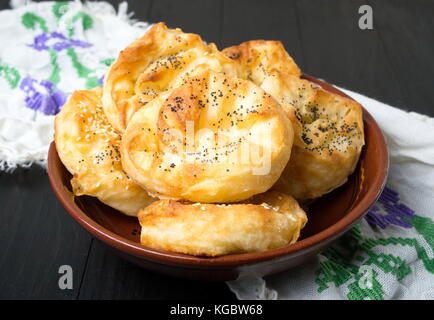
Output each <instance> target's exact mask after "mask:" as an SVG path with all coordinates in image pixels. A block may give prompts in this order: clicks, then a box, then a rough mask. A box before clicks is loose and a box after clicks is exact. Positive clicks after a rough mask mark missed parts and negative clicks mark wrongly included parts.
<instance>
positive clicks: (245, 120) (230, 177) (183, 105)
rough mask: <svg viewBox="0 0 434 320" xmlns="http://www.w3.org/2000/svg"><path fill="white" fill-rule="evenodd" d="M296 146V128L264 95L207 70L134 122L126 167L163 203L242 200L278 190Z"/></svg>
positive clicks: (124, 149) (124, 150)
mask: <svg viewBox="0 0 434 320" xmlns="http://www.w3.org/2000/svg"><path fill="white" fill-rule="evenodd" d="M292 140H293V130H292V125H291V123H290V121H289V120H288V118H287V116H286V115H285V113H284V111H283V110H282V109H281V107H280V106H279V105H278V104H277V103H276V102H275V101H274V99H272V98H271V97H270V96H269V95H268V94H266V93H265V92H264V91H263V90H261V89H260V88H259V87H257V86H256V85H254V84H253V83H252V82H250V81H244V80H240V79H235V78H230V77H228V76H226V75H225V74H223V73H217V72H214V71H211V70H203V71H202V72H201V73H199V74H197V75H196V76H195V77H191V78H189V79H187V80H186V81H185V83H184V84H183V85H182V86H181V87H179V88H177V89H175V90H173V91H172V92H170V93H167V94H164V95H160V96H159V97H157V98H156V99H154V100H152V101H151V102H149V103H148V104H147V105H146V106H145V107H143V108H142V109H140V110H139V111H138V112H137V113H136V114H135V115H134V116H133V118H132V119H131V121H130V123H129V124H128V127H127V130H126V131H125V134H124V135H123V138H122V143H121V155H122V165H123V167H124V169H125V171H126V172H127V173H128V175H129V176H130V177H131V178H132V179H133V180H134V181H136V182H137V183H139V184H140V185H141V186H142V187H144V188H145V189H146V190H148V192H149V193H150V194H152V195H154V196H158V197H160V198H171V199H175V200H178V199H182V200H190V201H194V202H213V203H214V202H216V203H221V202H233V201H240V200H244V199H247V198H249V197H251V196H253V195H254V194H258V193H262V192H265V191H266V190H268V189H269V188H270V187H271V186H272V185H273V184H274V183H275V181H276V180H277V179H278V177H279V176H280V174H281V173H282V170H283V168H284V167H285V166H286V164H287V162H288V159H289V156H290V152H291V146H292Z"/></svg>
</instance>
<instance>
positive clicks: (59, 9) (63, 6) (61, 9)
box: [52, 1, 69, 20]
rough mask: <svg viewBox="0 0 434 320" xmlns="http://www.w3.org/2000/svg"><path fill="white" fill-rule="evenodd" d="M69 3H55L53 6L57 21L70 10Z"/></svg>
mask: <svg viewBox="0 0 434 320" xmlns="http://www.w3.org/2000/svg"><path fill="white" fill-rule="evenodd" d="M68 8H69V3H68V2H66V1H60V2H55V3H54V4H53V8H52V11H53V14H54V16H55V17H56V20H59V19H60V18H61V17H62V16H63V15H64V14H65V13H66V11H67V10H68Z"/></svg>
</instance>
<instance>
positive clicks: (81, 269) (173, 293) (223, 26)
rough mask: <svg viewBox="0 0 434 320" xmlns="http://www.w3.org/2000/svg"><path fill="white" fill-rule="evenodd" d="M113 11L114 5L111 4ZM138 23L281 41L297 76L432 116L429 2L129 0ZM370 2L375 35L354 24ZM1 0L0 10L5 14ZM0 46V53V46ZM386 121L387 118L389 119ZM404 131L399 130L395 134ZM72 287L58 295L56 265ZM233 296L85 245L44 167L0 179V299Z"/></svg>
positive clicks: (433, 21)
mask: <svg viewBox="0 0 434 320" xmlns="http://www.w3.org/2000/svg"><path fill="white" fill-rule="evenodd" d="M109 2H111V3H114V4H115V6H116V7H117V3H118V1H109ZM128 2H129V4H130V6H129V10H130V11H134V12H135V15H134V17H135V18H136V19H138V20H145V21H150V22H158V21H165V22H166V23H167V24H168V25H169V26H170V27H181V28H182V29H183V30H184V31H187V32H194V33H199V34H200V35H201V36H202V37H203V39H204V40H206V41H208V42H215V43H216V44H217V45H218V47H219V48H224V47H226V46H230V45H235V44H238V43H240V42H242V41H246V40H252V39H260V38H263V39H273V40H281V41H283V42H284V44H285V47H286V49H287V50H288V51H289V53H290V55H291V56H292V57H293V58H294V59H295V60H296V62H297V63H298V65H299V66H300V67H301V69H302V70H303V71H304V73H307V74H310V75H313V76H316V77H320V78H323V79H325V80H327V81H328V82H331V83H333V84H336V85H339V86H342V87H345V88H349V89H352V90H354V91H358V92H361V93H364V94H366V95H368V96H371V97H374V98H377V99H379V100H381V101H383V102H386V103H389V104H392V105H394V106H396V107H399V108H402V109H406V110H411V111H417V112H420V113H425V114H428V115H431V116H434V95H433V94H432V92H433V91H434V85H433V81H432V78H433V76H434V2H433V1H428V0H425V1H424V0H412V1H410V0H408V1H403V0H389V1H373V0H369V1H367V0H360V1H359V0H327V1H325V0H315V1H308V0H286V1H283V0H281V1H279V0H267V1H255V0H233V1H229V0H208V1H207V0H181V1H169V0H145V1H144V0H130V1H128ZM363 4H369V5H371V6H372V8H373V13H374V29H373V30H360V29H359V28H358V20H359V17H360V14H358V8H359V7H360V6H361V5H363ZM8 7H9V6H8V1H4V0H0V8H1V9H6V8H8ZM0 50H1V49H0ZM391 121H393V119H391ZM403 129H405V128H403ZM64 264H67V265H71V266H72V268H73V270H74V289H73V290H63V291H62V290H60V289H59V288H58V285H57V282H58V278H59V274H58V268H59V266H60V265H64ZM1 298H2V299H11V298H27V299H35V298H36V299H42V298H56V299H204V298H207V299H217V298H219V299H222V298H225V299H235V296H234V295H233V294H232V293H231V292H230V291H229V289H228V288H227V286H226V284H225V283H206V282H195V281H187V280H179V279H174V278H170V277H167V276H162V275H158V274H154V273H151V272H148V271H146V270H142V269H140V268H138V267H136V266H134V265H132V264H130V263H128V262H126V261H124V260H122V259H120V258H118V257H117V256H116V255H115V254H113V253H112V252H111V251H110V250H109V249H108V248H107V247H106V246H105V245H103V244H102V243H100V242H99V241H97V240H95V239H92V238H91V237H90V236H89V234H87V232H85V231H84V229H82V228H81V227H79V226H78V225H77V224H76V223H75V222H74V221H73V220H72V218H70V217H69V216H68V214H67V213H66V212H65V210H64V209H63V208H62V207H61V206H60V204H59V203H58V201H57V200H56V199H55V197H54V195H53V193H52V191H51V189H50V186H49V183H48V179H47V175H46V173H45V170H43V169H41V168H37V167H33V168H31V169H19V170H16V171H15V172H14V173H13V174H6V173H0V299H1Z"/></svg>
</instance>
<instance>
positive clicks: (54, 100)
mask: <svg viewBox="0 0 434 320" xmlns="http://www.w3.org/2000/svg"><path fill="white" fill-rule="evenodd" d="M20 89H21V90H22V91H24V93H25V94H26V98H25V102H26V106H27V107H28V108H30V109H32V110H36V111H40V112H42V113H44V114H46V115H55V114H57V113H58V112H59V111H60V108H61V107H62V105H63V104H64V103H65V102H66V95H65V94H64V93H63V92H62V91H60V90H56V89H55V86H54V84H53V83H52V82H50V81H46V80H42V81H36V80H34V79H31V78H29V77H26V78H24V79H23V81H21V84H20Z"/></svg>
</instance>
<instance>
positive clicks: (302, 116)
mask: <svg viewBox="0 0 434 320" xmlns="http://www.w3.org/2000/svg"><path fill="white" fill-rule="evenodd" d="M261 87H262V88H263V89H264V90H265V91H266V92H268V93H269V94H271V96H272V97H273V98H274V99H276V101H277V102H279V103H280V104H281V106H282V107H283V108H284V109H285V111H286V112H287V114H288V116H289V118H290V119H291V122H292V124H293V127H294V146H293V149H292V154H291V159H290V161H289V162H288V165H287V166H286V168H285V170H284V171H283V173H282V176H281V177H280V179H279V180H278V182H277V183H276V185H275V186H274V189H276V190H279V191H282V192H285V193H288V194H290V195H292V196H293V197H295V198H296V199H311V198H316V197H319V196H321V195H323V194H325V193H328V192H330V191H332V190H333V189H335V188H337V187H339V186H340V185H342V184H343V183H345V182H346V181H347V178H348V176H349V175H350V174H351V173H352V172H353V171H354V169H355V167H356V164H357V161H358V159H359V156H360V152H361V150H362V146H363V145H364V132H363V115H362V107H361V105H360V104H358V103H357V102H355V101H354V100H351V99H347V98H344V97H342V96H339V95H336V94H334V93H331V92H328V91H326V90H324V89H322V88H320V87H318V86H317V85H315V84H313V83H311V82H309V81H307V80H303V79H300V78H298V77H296V76H292V75H287V74H283V73H278V72H275V73H274V74H272V75H270V76H268V77H267V78H266V79H265V80H264V81H263V83H262V86H261Z"/></svg>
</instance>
